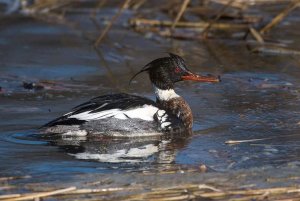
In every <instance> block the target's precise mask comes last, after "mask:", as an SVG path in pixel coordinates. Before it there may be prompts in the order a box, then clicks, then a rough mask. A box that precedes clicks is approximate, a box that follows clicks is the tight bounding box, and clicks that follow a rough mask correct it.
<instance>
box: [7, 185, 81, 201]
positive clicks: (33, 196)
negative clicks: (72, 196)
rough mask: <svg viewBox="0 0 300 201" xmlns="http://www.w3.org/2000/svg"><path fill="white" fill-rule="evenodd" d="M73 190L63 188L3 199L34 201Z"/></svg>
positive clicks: (9, 200)
mask: <svg viewBox="0 0 300 201" xmlns="http://www.w3.org/2000/svg"><path fill="white" fill-rule="evenodd" d="M74 190H76V187H74V186H73V187H69V188H63V189H59V190H55V191H49V192H40V193H33V194H30V195H25V196H22V195H20V197H17V198H11V199H5V201H21V200H32V199H36V198H41V197H47V196H52V195H57V194H62V193H65V192H70V191H74Z"/></svg>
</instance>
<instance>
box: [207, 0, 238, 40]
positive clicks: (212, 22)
mask: <svg viewBox="0 0 300 201" xmlns="http://www.w3.org/2000/svg"><path fill="white" fill-rule="evenodd" d="M234 1H235V0H230V1H229V2H228V3H227V4H226V5H224V6H223V7H222V8H221V9H220V11H219V12H218V15H217V16H216V17H215V19H214V20H213V21H211V22H210V23H209V24H208V25H207V27H206V28H205V29H204V30H203V32H202V36H204V37H205V38H207V34H208V31H209V29H210V28H211V26H212V25H213V24H214V23H216V22H217V21H218V20H219V19H220V17H221V16H222V15H223V13H224V11H225V10H226V9H227V8H228V7H229V6H230V5H231V4H232V3H233V2H234Z"/></svg>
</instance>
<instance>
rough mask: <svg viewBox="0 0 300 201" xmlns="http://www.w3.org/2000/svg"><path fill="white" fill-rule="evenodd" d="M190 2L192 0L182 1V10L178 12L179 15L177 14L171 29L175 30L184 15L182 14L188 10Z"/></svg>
mask: <svg viewBox="0 0 300 201" xmlns="http://www.w3.org/2000/svg"><path fill="white" fill-rule="evenodd" d="M189 3H190V0H184V1H183V2H182V5H181V8H180V11H179V13H178V14H177V16H176V18H175V20H174V22H173V24H172V27H171V30H173V29H174V28H175V27H176V25H177V23H178V21H179V20H180V18H181V17H182V15H183V13H184V11H185V10H186V8H187V5H188V4H189Z"/></svg>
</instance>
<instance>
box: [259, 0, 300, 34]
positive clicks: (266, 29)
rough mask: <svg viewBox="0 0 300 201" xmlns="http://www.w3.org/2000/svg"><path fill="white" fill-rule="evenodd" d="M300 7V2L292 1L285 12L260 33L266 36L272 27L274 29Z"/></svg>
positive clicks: (299, 0)
mask: <svg viewBox="0 0 300 201" xmlns="http://www.w3.org/2000/svg"><path fill="white" fill-rule="evenodd" d="M299 5H300V0H294V1H292V2H291V3H290V4H289V5H288V6H287V7H286V8H285V9H284V10H283V11H281V12H280V13H279V14H278V15H277V16H275V17H274V18H273V19H272V21H271V22H270V23H269V24H267V25H266V26H264V27H263V28H262V29H261V30H260V33H261V34H264V33H266V32H267V31H269V30H270V29H271V28H272V27H274V26H275V25H277V24H278V23H279V22H281V21H282V20H283V19H284V18H285V17H286V16H287V15H288V14H289V13H290V12H291V11H292V10H294V9H295V8H297V7H298V6H299Z"/></svg>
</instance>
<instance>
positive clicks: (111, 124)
mask: <svg viewBox="0 0 300 201" xmlns="http://www.w3.org/2000/svg"><path fill="white" fill-rule="evenodd" d="M142 72H148V74H149V77H150V80H151V82H152V84H153V87H154V90H155V94H156V102H154V101H152V100H150V99H147V98H144V97H140V96H136V95H130V94H125V93H119V94H110V95H104V96H99V97H96V98H93V99H91V100H90V101H88V102H86V103H83V104H81V105H78V106H77V107H75V108H74V109H73V111H71V112H69V113H66V114H65V115H63V116H61V117H59V118H57V119H54V120H53V121H51V122H49V123H47V124H46V125H44V126H43V127H42V132H43V133H48V134H49V133H55V134H62V135H67V136H68V135H71V136H73V135H74V136H86V135H103V136H117V137H136V136H154V135H162V134H174V133H183V132H190V131H191V129H192V125H193V115H192V111H191V108H190V107H189V105H188V104H187V102H186V101H185V100H184V99H183V98H182V97H180V96H179V95H178V94H176V93H175V91H174V83H176V82H179V81H182V80H192V81H197V82H212V83H213V82H219V77H214V76H211V75H208V76H203V75H196V74H194V73H192V72H191V71H190V70H188V68H187V67H186V65H185V61H184V60H183V59H182V58H181V57H180V56H178V55H175V54H172V53H169V57H163V58H158V59H155V60H154V61H152V62H150V63H148V64H147V65H146V66H144V67H143V68H142V69H141V70H140V71H139V72H138V73H136V74H135V75H134V76H133V77H132V78H131V80H132V79H134V78H135V77H136V76H137V75H138V74H140V73H142ZM131 80H130V81H131Z"/></svg>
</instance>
